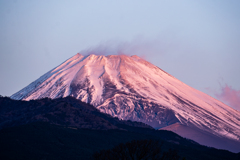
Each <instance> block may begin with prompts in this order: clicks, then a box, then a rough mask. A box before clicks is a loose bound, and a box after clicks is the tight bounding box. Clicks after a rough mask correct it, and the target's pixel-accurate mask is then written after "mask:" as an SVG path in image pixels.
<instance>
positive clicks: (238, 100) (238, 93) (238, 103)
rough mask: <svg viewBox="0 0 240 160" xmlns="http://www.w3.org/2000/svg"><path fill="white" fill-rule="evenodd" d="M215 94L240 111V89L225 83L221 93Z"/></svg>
mask: <svg viewBox="0 0 240 160" xmlns="http://www.w3.org/2000/svg"><path fill="white" fill-rule="evenodd" d="M215 96H216V97H217V98H218V99H219V100H221V101H223V102H225V103H227V104H228V105H230V106H231V107H233V108H234V109H237V110H239V111H240V90H235V89H233V88H232V87H231V86H229V85H227V84H225V86H223V87H222V88H221V93H216V94H215Z"/></svg>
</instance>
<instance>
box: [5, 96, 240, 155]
mask: <svg viewBox="0 0 240 160" xmlns="http://www.w3.org/2000/svg"><path fill="white" fill-rule="evenodd" d="M0 122H1V123H0V127H1V129H0V142H1V143H0V150H1V154H0V159H24V160H26V159H39V160H42V159H58V160H59V159H60V160H61V159H64V160H65V159H87V160H89V159H111V160H112V159H116V158H117V159H119V158H120V156H123V155H124V154H125V156H129V154H130V153H138V155H139V156H144V155H145V156H150V158H151V156H154V155H156V154H157V155H158V156H160V157H162V156H164V155H165V156H166V157H165V158H164V159H165V160H167V159H172V158H171V157H172V156H174V157H179V158H180V159H182V158H183V157H185V159H194V160H202V159H205V160H215V159H216V160H225V159H232V160H235V159H236V160H237V159H239V156H240V153H238V154H236V153H231V152H229V151H226V150H218V149H214V148H210V147H206V146H201V145H199V144H198V143H196V142H194V141H192V140H188V139H185V138H182V137H181V136H179V135H177V134H175V133H173V132H171V131H165V130H155V129H153V128H152V127H150V126H148V125H145V124H143V123H141V122H131V121H124V120H119V119H118V118H113V117H111V116H110V115H108V114H105V113H101V112H99V111H98V109H96V108H95V107H93V106H92V105H89V104H86V103H84V102H81V101H80V100H77V99H75V98H74V97H66V98H57V99H49V98H44V99H39V100H30V101H21V100H12V99H10V98H8V97H0ZM124 143H126V144H124ZM126 147H127V148H126ZM119 149H120V150H119ZM146 151H148V152H147V153H146ZM156 151H157V153H156ZM94 153H96V154H94ZM139 153H140V154H139ZM122 154H123V155H122ZM93 155H95V156H93ZM112 155H115V156H114V157H113V158H109V156H112ZM196 155H198V156H196ZM168 156H170V157H169V158H168ZM94 157H95V158H94ZM179 158H174V159H176V160H178V159H179ZM127 159H130V158H127ZM148 159H149V158H148Z"/></svg>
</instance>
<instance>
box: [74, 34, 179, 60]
mask: <svg viewBox="0 0 240 160" xmlns="http://www.w3.org/2000/svg"><path fill="white" fill-rule="evenodd" d="M172 43H174V42H173V41H171V40H170V39H166V38H165V37H161V36H158V37H156V38H151V39H149V38H145V37H142V36H137V37H135V38H134V39H133V40H132V41H125V42H123V41H117V40H110V41H106V42H103V43H101V44H99V45H97V46H94V47H90V48H88V49H85V50H82V51H81V52H79V53H80V54H83V55H89V54H95V55H122V54H123V55H129V56H131V55H138V56H139V57H141V58H144V59H145V58H147V59H149V58H150V57H152V56H154V55H161V54H165V53H166V52H168V51H169V50H171V49H172V48H173V47H172V46H173V44H172Z"/></svg>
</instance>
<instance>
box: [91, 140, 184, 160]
mask: <svg viewBox="0 0 240 160" xmlns="http://www.w3.org/2000/svg"><path fill="white" fill-rule="evenodd" d="M161 146H162V145H161V143H159V141H157V140H133V141H131V142H127V143H125V144H119V145H117V146H115V147H114V148H113V149H110V150H102V151H100V152H96V153H95V154H94V155H93V157H94V159H95V160H179V158H180V157H179V156H178V153H177V151H176V150H172V149H169V150H168V152H162V149H161Z"/></svg>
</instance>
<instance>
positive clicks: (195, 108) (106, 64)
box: [11, 54, 240, 141]
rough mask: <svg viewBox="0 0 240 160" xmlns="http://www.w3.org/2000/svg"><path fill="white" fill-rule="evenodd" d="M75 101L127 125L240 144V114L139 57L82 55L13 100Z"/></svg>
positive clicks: (52, 71) (15, 95) (26, 88)
mask: <svg viewBox="0 0 240 160" xmlns="http://www.w3.org/2000/svg"><path fill="white" fill-rule="evenodd" d="M66 96H73V97H75V98H77V99H80V100H82V101H84V102H87V103H91V104H92V105H94V106H95V107H97V108H98V109H99V110H100V111H102V112H105V113H108V114H110V115H112V116H115V117H118V118H120V119H124V120H127V119H129V120H134V121H141V122H144V123H147V124H149V125H151V126H153V127H155V128H161V127H165V126H168V125H170V124H173V123H176V122H179V123H181V124H184V125H187V126H191V127H195V128H198V129H201V130H203V131H205V132H209V133H212V134H215V135H217V136H224V137H228V138H231V139H235V140H238V141H239V139H240V112H239V111H236V110H234V109H232V108H230V107H229V106H227V105H225V104H223V103H222V102H220V101H218V100H216V99H214V98H212V97H210V96H208V95H206V94H204V93H202V92H200V91H198V90H196V89H194V88H192V87H190V86H188V85H186V84H184V83H183V82H181V81H179V80H178V79H176V78H174V77H173V76H171V75H169V74H168V73H167V72H165V71H163V70H161V69H160V68H158V67H157V66H155V65H153V64H151V63H149V62H147V61H146V60H144V59H142V58H140V57H138V56H136V55H134V56H127V55H108V56H103V55H94V54H91V55H88V56H83V55H81V54H76V55H75V56H73V57H71V58H70V59H68V60H67V61H65V62H64V63H62V64H61V65H59V66H58V67H56V68H54V69H52V70H50V71H49V72H47V73H46V74H44V75H43V76H41V77H40V78H39V79H37V80H36V81H34V82H32V83H31V84H30V85H28V86H27V87H25V88H23V89H22V90H20V91H19V92H17V93H15V94H13V95H12V96H11V98H13V99H23V100H31V99H40V98H44V97H50V98H58V97H66Z"/></svg>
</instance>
